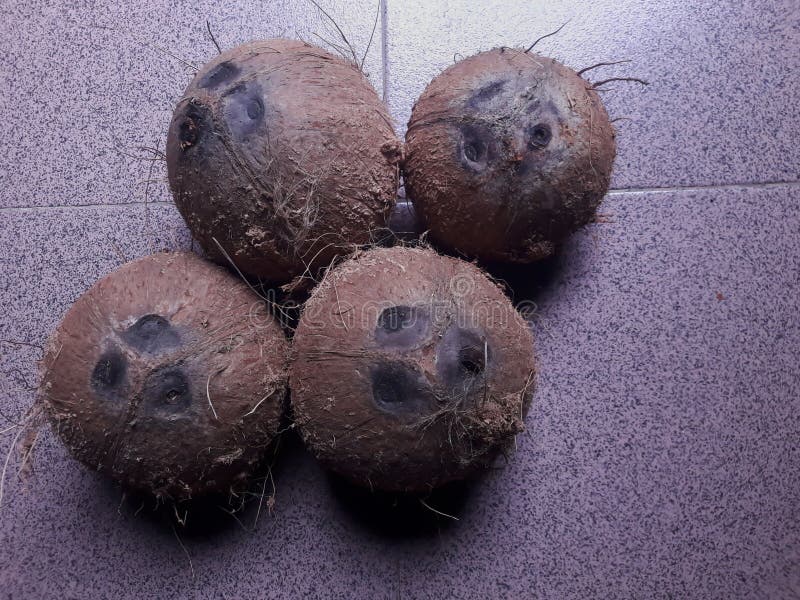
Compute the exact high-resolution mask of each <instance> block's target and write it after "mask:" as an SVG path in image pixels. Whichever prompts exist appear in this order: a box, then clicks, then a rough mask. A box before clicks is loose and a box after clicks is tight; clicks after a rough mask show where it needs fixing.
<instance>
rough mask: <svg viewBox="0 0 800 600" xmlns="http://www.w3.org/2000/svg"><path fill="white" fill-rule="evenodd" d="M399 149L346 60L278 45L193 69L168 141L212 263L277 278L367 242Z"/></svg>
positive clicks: (386, 197)
mask: <svg viewBox="0 0 800 600" xmlns="http://www.w3.org/2000/svg"><path fill="white" fill-rule="evenodd" d="M400 154H401V151H400V142H399V141H398V140H397V139H396V137H395V133H394V129H393V127H392V122H391V119H390V117H389V115H388V113H387V111H386V108H385V106H384V104H383V103H382V102H381V101H380V99H379V98H378V96H377V94H376V93H375V90H374V89H373V87H372V86H371V85H370V83H369V82H368V81H367V79H366V78H365V77H364V75H363V74H362V73H361V71H359V69H358V68H357V67H356V66H355V65H353V64H352V63H349V62H347V61H345V60H342V59H340V58H338V57H336V56H333V55H332V54H330V53H328V52H326V51H325V50H322V49H320V48H317V47H314V46H311V45H309V44H305V43H303V42H298V41H292V40H284V39H274V40H267V41H258V42H251V43H248V44H245V45H243V46H239V47H237V48H234V49H232V50H228V51H226V52H223V53H222V54H221V55H219V56H217V57H216V58H214V59H213V60H211V61H210V62H209V63H208V64H206V65H205V66H204V67H203V68H202V69H200V71H198V73H197V75H196V76H195V77H194V79H193V80H192V82H191V83H190V84H189V87H188V88H186V91H185V92H184V95H183V98H182V99H181V100H180V102H178V105H177V107H176V108H175V112H174V115H173V118H172V123H171V125H170V128H169V133H168V137H167V170H168V175H169V182H170V186H171V188H172V192H173V196H174V198H175V204H176V206H177V207H178V210H179V211H180V213H181V215H183V217H184V219H185V220H186V223H187V224H188V225H189V228H190V229H191V231H192V234H193V235H194V237H195V238H196V239H197V240H198V241H199V242H200V244H201V246H202V247H203V249H204V250H205V251H206V252H207V253H208V254H209V255H210V257H212V258H213V259H215V260H216V261H218V262H223V263H227V261H228V260H229V258H230V259H231V260H232V261H233V262H234V263H235V264H236V266H237V267H238V268H239V269H240V270H241V271H243V272H244V273H247V274H250V275H253V276H256V277H260V278H262V279H265V280H268V281H271V282H276V283H281V282H285V281H288V280H289V279H291V278H292V277H295V276H297V275H301V274H304V273H305V272H306V270H308V272H309V274H311V275H313V274H314V272H315V271H316V270H317V269H319V268H320V267H325V266H328V264H330V262H331V260H332V258H333V257H334V256H336V255H337V254H341V253H344V252H351V251H352V250H353V246H354V245H357V244H364V243H367V242H369V241H370V236H371V232H372V231H374V230H376V229H377V228H379V227H382V226H384V225H385V223H386V219H387V217H388V214H389V211H390V210H391V207H392V205H393V203H394V198H395V191H396V189H397V183H398V166H397V163H398V160H399V158H400ZM226 254H227V256H226Z"/></svg>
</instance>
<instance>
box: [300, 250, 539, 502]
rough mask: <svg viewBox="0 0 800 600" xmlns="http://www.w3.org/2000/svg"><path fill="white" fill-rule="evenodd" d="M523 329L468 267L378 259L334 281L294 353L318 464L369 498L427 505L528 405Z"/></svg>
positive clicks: (438, 260)
mask: <svg viewBox="0 0 800 600" xmlns="http://www.w3.org/2000/svg"><path fill="white" fill-rule="evenodd" d="M533 380H534V355H533V340H532V336H531V333H530V330H529V328H528V327H527V325H526V323H525V321H524V320H523V319H522V318H521V317H520V315H519V314H518V313H517V311H516V310H515V309H514V307H513V306H512V304H511V302H510V301H509V300H508V298H507V297H506V296H505V294H504V293H503V291H502V290H501V289H500V288H499V287H498V286H497V285H496V284H495V283H493V282H492V281H490V280H489V279H488V278H487V277H486V276H485V275H484V273H483V272H482V271H481V270H480V269H478V268H477V267H475V266H474V265H471V264H468V263H465V262H463V261H460V260H457V259H454V258H449V257H443V256H440V255H438V254H436V253H435V252H433V251H431V250H428V249H420V248H404V247H395V248H380V249H375V250H371V251H368V252H365V253H363V254H361V255H359V256H357V257H356V258H354V259H351V260H349V261H347V262H345V263H343V264H341V265H340V266H338V267H337V268H335V269H334V270H333V271H331V272H329V273H328V274H327V276H326V278H325V280H324V281H323V282H322V283H321V284H320V285H319V286H318V287H317V288H316V289H315V290H314V292H313V294H312V296H311V298H310V299H309V300H308V302H307V304H306V306H305V309H304V312H303V315H302V317H301V319H300V323H299V325H298V327H297V330H296V332H295V337H294V342H293V358H292V362H291V366H290V387H291V390H292V408H293V411H294V416H295V419H296V423H297V425H298V427H299V429H300V432H301V434H302V437H303V439H304V440H305V442H306V444H307V445H308V447H309V448H310V449H311V451H312V452H313V453H314V454H315V455H316V456H317V458H319V459H320V460H321V461H322V462H323V463H324V464H325V465H327V466H328V467H329V468H331V469H332V470H334V471H335V472H337V473H339V474H341V475H343V476H345V477H346V478H348V479H350V480H351V481H353V482H355V483H357V484H359V485H363V486H368V487H370V488H373V489H382V490H387V491H401V492H423V491H428V490H430V489H432V488H434V487H436V486H440V485H442V484H445V483H448V482H451V481H455V480H459V479H463V478H465V477H467V476H468V475H470V474H472V473H473V472H474V471H476V470H477V469H479V468H481V467H485V466H487V465H488V464H490V463H491V461H492V459H493V458H494V457H495V455H496V453H497V452H498V451H499V450H502V449H503V448H504V447H505V446H506V445H507V444H508V443H509V442H510V441H511V440H513V438H514V436H515V435H516V434H517V433H519V432H520V431H521V430H522V427H523V418H524V415H525V413H526V411H527V408H528V405H529V402H530V399H531V396H532V394H533Z"/></svg>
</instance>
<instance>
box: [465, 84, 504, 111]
mask: <svg viewBox="0 0 800 600" xmlns="http://www.w3.org/2000/svg"><path fill="white" fill-rule="evenodd" d="M506 83H508V81H506V80H505V79H501V80H499V81H493V82H492V83H489V84H486V85H485V86H483V87H482V88H480V89H479V90H478V91H477V92H475V93H474V94H472V96H470V98H469V100H467V106H469V107H470V108H479V107H480V105H481V104H485V103H487V102H488V101H489V100H491V99H492V98H494V97H495V96H497V95H498V94H499V93H500V92H502V91H503V89H504V88H505V87H506Z"/></svg>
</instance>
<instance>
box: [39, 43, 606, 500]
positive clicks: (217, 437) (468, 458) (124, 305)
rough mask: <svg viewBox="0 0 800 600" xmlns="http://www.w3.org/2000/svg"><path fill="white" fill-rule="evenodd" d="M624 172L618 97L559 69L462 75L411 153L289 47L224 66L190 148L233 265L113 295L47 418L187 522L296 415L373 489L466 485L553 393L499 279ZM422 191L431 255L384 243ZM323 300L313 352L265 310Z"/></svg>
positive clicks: (197, 216) (128, 283) (370, 109)
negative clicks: (399, 203)
mask: <svg viewBox="0 0 800 600" xmlns="http://www.w3.org/2000/svg"><path fill="white" fill-rule="evenodd" d="M614 154H615V144H614V131H613V129H612V126H611V124H610V122H609V119H608V115H607V114H606V111H605V109H604V108H603V105H602V103H601V101H600V99H599V97H598V95H597V93H596V91H595V90H594V89H593V87H592V85H591V84H590V83H589V82H587V81H586V80H584V79H583V78H582V77H580V76H579V75H578V74H577V73H576V72H574V71H572V70H571V69H569V68H567V67H565V66H563V65H562V64H560V63H558V62H556V61H555V60H552V59H550V58H545V57H543V56H541V55H538V54H535V53H533V52H527V51H525V50H520V49H512V48H499V49H495V50H491V51H488V52H483V53H480V54H477V55H475V56H472V57H470V58H467V59H465V60H462V61H460V62H458V63H456V64H454V65H453V66H451V67H450V68H448V69H446V70H445V71H444V72H443V73H441V74H440V75H439V76H438V77H436V78H435V79H434V80H433V81H432V82H431V83H430V84H429V85H428V87H427V89H426V90H425V91H424V93H423V94H422V96H421V98H420V99H419V100H418V101H417V103H416V104H415V106H414V109H413V113H412V116H411V120H410V122H409V123H408V129H407V133H406V140H405V144H402V143H401V142H400V141H398V139H397V138H396V135H395V132H394V128H393V125H392V120H391V118H390V116H389V114H388V112H387V110H386V107H385V106H384V105H383V103H382V102H381V101H380V100H379V98H378V96H377V94H376V93H375V91H374V89H373V88H372V87H371V85H370V84H369V82H368V81H367V79H366V78H365V76H364V75H363V74H362V72H361V71H360V70H359V69H358V67H357V66H355V65H354V64H353V63H351V62H348V61H346V60H343V59H341V58H339V57H337V56H334V55H332V54H330V53H328V52H326V51H325V50H322V49H320V48H317V47H314V46H311V45H309V44H307V43H303V42H299V41H291V40H286V39H273V40H268V41H258V42H252V43H248V44H245V45H243V46H240V47H237V48H235V49H233V50H229V51H227V52H224V53H222V54H220V55H219V56H218V57H216V58H215V59H213V60H212V61H211V62H209V63H208V64H207V65H205V66H204V67H203V68H202V69H201V70H200V71H199V72H198V73H197V74H196V76H195V77H194V79H193V81H192V82H191V84H190V85H189V87H188V88H187V89H186V92H185V94H184V96H183V98H182V99H181V100H180V102H179V103H178V105H177V107H176V108H175V112H174V116H173V119H172V123H171V125H170V128H169V133H168V138H167V151H166V155H167V169H168V176H169V182H170V187H171V190H172V192H173V196H174V201H175V204H176V206H177V208H178V210H179V211H180V213H181V215H182V216H183V218H184V219H185V221H186V223H187V225H188V227H189V229H190V230H191V233H192V235H193V237H194V238H195V239H196V240H197V241H199V243H200V245H201V246H202V248H203V251H204V254H205V256H206V257H207V258H201V257H200V256H198V255H196V254H193V253H189V252H183V253H180V252H178V253H168V252H164V253H159V254H154V255H151V256H146V257H144V258H141V259H139V260H136V261H133V262H131V263H128V264H125V265H123V266H122V267H120V268H119V269H117V270H116V271H114V272H113V273H111V274H110V275H108V276H106V277H104V278H103V279H101V280H100V281H98V282H97V283H96V284H95V285H94V286H93V287H92V288H91V289H89V291H87V292H86V293H85V294H84V295H83V296H81V297H80V298H79V299H78V300H77V301H76V302H75V304H74V305H73V306H72V307H71V309H70V310H69V311H68V312H67V314H66V316H65V317H64V319H63V321H62V322H61V323H60V325H59V326H58V328H57V330H56V331H55V333H54V334H53V335H52V337H51V339H50V340H49V342H48V344H47V347H46V350H45V354H44V357H43V359H42V361H41V384H40V386H39V390H40V392H39V401H40V402H41V403H42V405H43V406H44V408H45V411H46V414H47V416H48V419H49V422H50V424H51V425H52V427H53V429H54V430H55V431H56V432H57V434H58V436H60V438H61V440H62V441H63V442H64V444H65V445H66V447H67V448H68V449H69V451H70V452H71V453H72V455H73V456H74V457H75V458H77V459H78V460H80V461H81V462H82V463H84V464H85V465H87V466H89V467H91V468H93V469H96V470H98V471H100V472H102V473H105V474H107V475H109V476H110V477H112V478H113V479H115V480H116V481H118V482H120V483H121V484H123V485H124V486H125V487H127V488H129V489H134V490H138V491H143V492H146V493H150V494H153V495H155V496H156V497H157V498H158V499H160V500H165V501H174V502H181V501H186V500H189V499H193V498H197V497H201V496H205V495H209V494H226V495H227V494H229V493H235V492H237V491H243V490H245V489H246V488H247V487H248V486H249V485H250V482H251V480H252V477H253V476H254V474H255V473H256V472H257V470H258V468H259V465H260V464H262V462H263V461H264V460H265V457H266V456H267V455H268V453H270V452H271V449H272V448H273V446H274V443H275V440H276V438H277V436H278V435H279V433H280V431H281V429H282V427H285V426H286V419H287V418H290V419H291V420H292V422H293V425H292V427H296V428H297V430H298V431H299V432H300V435H301V437H302V439H303V441H304V442H305V444H306V445H307V447H308V448H309V450H310V451H311V452H312V453H313V455H314V456H316V457H317V458H318V459H319V460H320V461H321V462H322V463H323V464H324V465H325V466H327V467H328V468H329V469H331V470H332V471H334V472H335V473H338V474H339V475H341V476H343V477H344V478H346V479H348V480H350V481H351V482H353V483H355V484H357V485H360V486H365V487H369V488H370V489H373V490H385V491H390V492H407V493H423V494H424V493H426V492H429V491H430V490H432V489H433V488H436V487H438V486H442V485H444V484H447V483H449V482H453V481H457V480H463V479H465V478H467V477H469V476H470V475H472V474H474V473H476V472H478V471H479V470H481V469H482V468H485V467H486V466H487V465H490V464H491V463H492V461H493V460H494V459H495V458H496V457H497V455H498V453H500V452H503V451H504V450H505V449H506V448H507V447H508V446H509V444H511V443H513V439H514V436H516V434H518V433H519V432H520V431H521V430H522V428H523V419H524V417H525V414H526V412H527V409H528V407H529V405H530V402H531V398H532V395H533V391H534V381H535V358H534V353H533V340H532V335H531V333H530V330H529V327H528V326H527V324H526V322H525V321H524V319H523V318H522V317H521V316H520V315H519V314H518V312H517V311H516V310H515V308H514V306H513V305H512V303H511V302H510V300H509V299H508V297H507V296H506V294H505V292H504V290H503V289H502V288H501V287H500V286H498V285H497V284H496V283H494V282H493V281H492V280H491V279H489V278H488V277H487V275H486V274H485V273H484V272H483V271H482V270H481V268H479V267H478V266H476V263H477V264H482V265H483V266H487V267H489V268H491V266H492V265H494V264H497V263H502V262H506V263H508V262H512V263H531V262H533V261H537V260H540V259H542V258H545V257H548V256H550V255H552V254H553V252H554V251H555V250H556V249H557V247H558V246H559V244H560V243H561V242H562V241H563V240H564V239H565V238H566V236H568V235H569V234H570V233H571V232H573V231H575V230H576V229H578V228H579V227H581V226H583V225H584V224H586V223H588V222H589V221H591V220H592V219H593V217H594V213H595V209H596V207H597V205H598V204H599V202H600V200H601V199H602V197H603V195H604V194H605V192H606V191H607V189H608V185H609V178H610V174H611V167H612V162H613V159H614ZM401 176H402V178H403V182H404V185H405V189H406V192H407V194H408V197H409V198H410V200H411V201H412V202H413V207H414V210H415V211H416V214H417V217H418V219H419V222H420V223H421V227H420V230H421V231H424V234H423V236H422V237H423V238H424V240H426V241H425V242H423V241H419V242H417V243H412V244H399V243H394V244H387V243H385V242H384V243H379V242H378V240H380V239H381V235H382V233H381V232H385V231H386V226H387V222H388V220H389V217H390V214H391V211H392V209H393V207H394V205H395V203H396V198H397V190H398V187H399V183H400V177H401ZM427 241H429V242H430V244H431V245H432V246H433V247H436V248H438V249H440V250H441V251H444V252H446V253H447V255H442V254H439V253H437V252H436V251H435V250H434V249H432V248H431V247H430V246H429V245H428V243H427ZM464 258H465V259H468V260H471V261H474V262H467V261H466V260H463V259H464ZM208 259H210V260H208ZM211 261H213V262H211ZM214 263H217V264H214ZM312 285H314V286H315V287H313V289H311V291H310V295H309V296H308V298H307V300H306V301H305V304H304V306H303V310H302V314H301V315H300V317H299V322H297V324H296V327H294V328H293V329H294V330H293V331H290V332H289V333H291V334H292V335H291V341H290V340H289V339H287V334H286V331H285V330H284V328H282V327H281V324H280V323H279V321H278V319H277V318H276V316H275V308H276V307H275V305H273V304H268V303H267V302H265V301H264V299H263V298H262V295H260V294H258V293H257V292H256V290H257V289H258V290H263V289H266V288H269V287H273V288H277V287H279V286H282V289H283V290H284V291H285V292H286V293H290V294H300V293H307V292H308V290H309V289H310V288H311V286H312ZM287 290H288V292H287ZM304 290H305V291H304ZM277 308H278V309H280V307H279V306H278V307H277Z"/></svg>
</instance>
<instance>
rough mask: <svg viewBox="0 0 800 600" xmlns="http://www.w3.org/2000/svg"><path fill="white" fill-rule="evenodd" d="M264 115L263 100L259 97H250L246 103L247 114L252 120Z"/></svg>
mask: <svg viewBox="0 0 800 600" xmlns="http://www.w3.org/2000/svg"><path fill="white" fill-rule="evenodd" d="M263 115H264V102H263V101H262V100H261V98H252V99H251V100H250V102H248V103H247V116H248V117H250V118H251V119H252V120H253V121H255V120H257V119H260V118H261V117H262V116H263Z"/></svg>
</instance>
